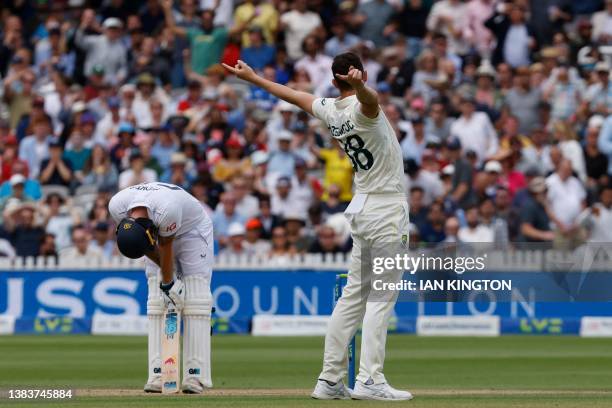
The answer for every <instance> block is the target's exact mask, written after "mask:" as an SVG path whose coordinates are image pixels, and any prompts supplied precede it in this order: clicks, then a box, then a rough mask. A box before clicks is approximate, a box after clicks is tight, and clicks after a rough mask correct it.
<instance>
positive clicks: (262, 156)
mask: <svg viewBox="0 0 612 408" xmlns="http://www.w3.org/2000/svg"><path fill="white" fill-rule="evenodd" d="M267 162H268V153H266V152H264V151H263V150H257V151H256V152H253V154H251V164H253V166H259V165H260V164H264V163H267Z"/></svg>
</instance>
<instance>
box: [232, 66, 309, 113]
mask: <svg viewBox="0 0 612 408" xmlns="http://www.w3.org/2000/svg"><path fill="white" fill-rule="evenodd" d="M223 66H224V67H225V69H227V70H228V71H230V72H231V73H233V74H234V75H236V76H237V77H238V78H240V79H242V80H245V81H247V82H250V83H252V84H253V85H255V86H258V87H260V88H262V89H265V90H266V91H268V92H270V93H271V94H272V95H274V96H276V97H277V98H279V99H282V100H284V101H287V102H289V103H291V104H293V105H296V106H297V107H299V108H300V109H302V110H304V111H306V112H308V113H310V114H311V115H312V114H313V113H312V103H313V102H314V100H315V99H316V97H315V96H314V95H311V94H309V93H307V92H300V91H296V90H295V89H291V88H289V87H287V86H285V85H281V84H277V83H276V82H272V81H269V80H267V79H265V78H262V77H260V76H259V75H257V73H255V71H253V68H251V67H249V66H248V65H247V64H246V63H245V62H243V61H241V60H238V63H237V64H236V66H234V67H231V66H229V65H227V64H225V63H223Z"/></svg>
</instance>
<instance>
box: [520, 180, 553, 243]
mask: <svg viewBox="0 0 612 408" xmlns="http://www.w3.org/2000/svg"><path fill="white" fill-rule="evenodd" d="M528 190H529V196H528V197H527V198H526V200H525V202H524V203H523V204H522V205H521V208H520V217H521V218H520V238H519V239H520V240H521V241H522V242H540V243H546V242H548V243H550V242H552V241H553V240H554V238H555V234H554V232H552V231H551V229H550V218H549V217H548V212H547V206H548V204H547V198H546V180H545V179H544V178H543V177H535V178H533V179H532V180H531V181H530V182H529V185H528Z"/></svg>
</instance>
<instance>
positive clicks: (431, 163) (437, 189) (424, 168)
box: [404, 149, 444, 205]
mask: <svg viewBox="0 0 612 408" xmlns="http://www.w3.org/2000/svg"><path fill="white" fill-rule="evenodd" d="M439 172H440V168H439V165H438V162H437V160H436V156H435V153H434V151H433V150H431V149H425V151H424V152H423V157H422V163H421V166H420V167H419V165H418V164H417V162H416V161H415V160H413V159H408V160H406V161H405V162H404V173H406V191H407V192H409V191H412V189H413V188H415V187H418V188H420V189H421V190H423V204H424V205H429V204H431V202H432V201H434V200H435V199H438V198H441V197H442V196H443V195H444V186H443V184H442V181H441V180H440V174H439Z"/></svg>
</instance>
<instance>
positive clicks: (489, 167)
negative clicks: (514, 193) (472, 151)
mask: <svg viewBox="0 0 612 408" xmlns="http://www.w3.org/2000/svg"><path fill="white" fill-rule="evenodd" d="M484 171H486V172H487V173H501V172H502V166H501V164H500V163H499V162H498V161H497V160H489V161H488V162H487V164H485V166H484Z"/></svg>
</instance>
